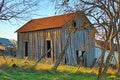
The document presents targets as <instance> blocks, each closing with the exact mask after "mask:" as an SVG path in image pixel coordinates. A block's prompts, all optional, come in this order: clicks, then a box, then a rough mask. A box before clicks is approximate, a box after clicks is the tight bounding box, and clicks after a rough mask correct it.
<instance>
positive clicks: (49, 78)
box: [0, 56, 120, 80]
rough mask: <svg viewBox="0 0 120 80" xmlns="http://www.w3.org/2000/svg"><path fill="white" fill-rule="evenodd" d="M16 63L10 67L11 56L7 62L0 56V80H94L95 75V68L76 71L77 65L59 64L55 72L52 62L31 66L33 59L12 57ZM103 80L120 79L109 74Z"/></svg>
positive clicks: (82, 68) (83, 68)
mask: <svg viewBox="0 0 120 80" xmlns="http://www.w3.org/2000/svg"><path fill="white" fill-rule="evenodd" d="M12 59H13V60H14V61H15V63H16V64H17V66H16V67H11V64H12V62H11V57H7V63H4V61H3V60H2V57H1V56H0V61H3V62H0V65H1V66H0V80H95V79H96V77H97V69H94V70H91V69H90V68H85V67H81V68H80V69H79V70H78V71H76V70H77V67H73V66H67V65H60V66H59V67H58V70H57V71H56V72H52V71H51V67H52V66H53V64H50V63H49V64H47V63H43V62H42V63H39V64H38V65H37V67H36V68H33V67H32V66H33V65H34V63H35V61H28V64H26V63H24V61H25V59H17V58H12ZM104 80H120V77H119V76H115V75H114V74H112V73H111V74H109V75H107V76H106V77H105V79H104Z"/></svg>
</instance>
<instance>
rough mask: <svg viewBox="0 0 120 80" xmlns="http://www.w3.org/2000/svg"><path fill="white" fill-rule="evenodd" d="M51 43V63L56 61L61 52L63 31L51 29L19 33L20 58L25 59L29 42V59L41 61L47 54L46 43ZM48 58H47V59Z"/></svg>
mask: <svg viewBox="0 0 120 80" xmlns="http://www.w3.org/2000/svg"><path fill="white" fill-rule="evenodd" d="M47 40H48V41H50V42H51V48H52V50H51V58H50V60H51V61H55V60H56V56H57V55H58V54H59V53H60V52H61V49H62V44H61V42H62V41H61V40H62V39H61V29H60V28H58V29H49V30H42V31H34V32H26V33H18V48H19V53H18V56H19V57H21V58H23V57H25V42H28V58H30V59H39V58H40V57H41V56H42V55H43V54H44V53H45V52H47V43H46V41H47ZM46 58H47V57H46Z"/></svg>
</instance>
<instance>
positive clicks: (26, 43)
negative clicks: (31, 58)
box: [25, 42, 28, 57]
mask: <svg viewBox="0 0 120 80" xmlns="http://www.w3.org/2000/svg"><path fill="white" fill-rule="evenodd" d="M27 56H28V42H25V57H27Z"/></svg>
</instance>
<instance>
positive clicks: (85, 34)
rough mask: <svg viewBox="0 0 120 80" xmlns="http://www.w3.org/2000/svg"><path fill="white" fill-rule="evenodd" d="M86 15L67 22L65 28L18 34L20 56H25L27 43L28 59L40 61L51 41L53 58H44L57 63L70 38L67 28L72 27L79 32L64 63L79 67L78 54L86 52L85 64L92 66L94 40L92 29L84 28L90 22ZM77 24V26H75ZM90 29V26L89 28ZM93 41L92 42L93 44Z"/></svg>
mask: <svg viewBox="0 0 120 80" xmlns="http://www.w3.org/2000/svg"><path fill="white" fill-rule="evenodd" d="M83 16H84V15H82V14H78V15H76V16H75V17H74V18H73V19H72V20H71V21H69V22H67V23H66V24H65V25H63V27H60V28H50V29H43V30H38V31H31V32H19V33H18V50H19V51H18V52H19V53H18V56H19V57H21V58H23V57H24V56H25V42H28V58H29V59H36V60H38V59H39V58H40V57H41V56H42V55H43V54H44V53H45V52H47V41H50V46H49V47H51V49H52V50H51V58H47V56H46V57H45V58H44V59H45V60H47V59H48V60H50V61H51V62H55V61H56V59H57V56H58V55H59V53H61V51H62V49H63V47H64V45H65V43H66V37H67V36H68V31H67V28H68V27H70V26H72V27H75V28H77V31H76V32H75V33H74V34H72V36H71V37H70V40H69V46H68V48H67V50H66V54H65V56H64V58H63V61H62V63H65V64H69V65H78V62H77V56H78V55H77V52H79V51H81V52H82V51H85V62H86V65H87V66H92V65H93V62H94V55H95V50H94V47H93V46H92V45H94V39H91V38H90V37H89V33H90V28H88V29H86V28H84V27H83V25H84V24H85V23H89V24H90V22H89V21H88V20H86V17H85V18H84V17H83ZM74 22H76V26H73V24H74ZM89 27H90V26H89ZM91 41H92V42H91Z"/></svg>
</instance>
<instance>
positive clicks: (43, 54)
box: [34, 49, 51, 67]
mask: <svg viewBox="0 0 120 80" xmlns="http://www.w3.org/2000/svg"><path fill="white" fill-rule="evenodd" d="M50 51H51V49H49V50H48V51H47V52H46V53H45V54H43V55H42V56H41V57H40V59H39V60H37V62H36V63H35V65H34V67H36V66H37V64H38V63H39V62H40V61H41V60H42V59H43V58H44V57H45V56H46V55H47V54H48V53H49V52H50Z"/></svg>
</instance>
